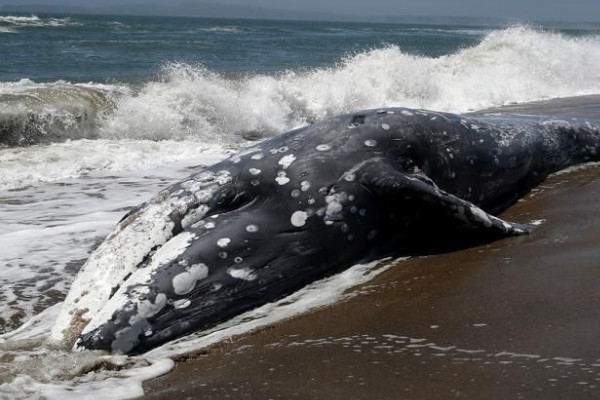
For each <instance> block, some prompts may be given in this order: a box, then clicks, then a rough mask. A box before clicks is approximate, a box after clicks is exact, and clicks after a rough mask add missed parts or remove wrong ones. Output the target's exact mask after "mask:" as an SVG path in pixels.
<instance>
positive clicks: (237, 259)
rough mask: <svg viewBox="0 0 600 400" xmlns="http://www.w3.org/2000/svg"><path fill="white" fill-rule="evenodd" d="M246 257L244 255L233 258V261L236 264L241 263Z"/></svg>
mask: <svg viewBox="0 0 600 400" xmlns="http://www.w3.org/2000/svg"><path fill="white" fill-rule="evenodd" d="M242 261H244V259H243V258H242V257H236V258H234V259H233V262H234V263H236V264H241V263H242Z"/></svg>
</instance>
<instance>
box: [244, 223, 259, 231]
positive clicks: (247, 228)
mask: <svg viewBox="0 0 600 400" xmlns="http://www.w3.org/2000/svg"><path fill="white" fill-rule="evenodd" d="M246 232H250V233H256V232H258V226H257V225H254V224H250V225H248V226H246Z"/></svg>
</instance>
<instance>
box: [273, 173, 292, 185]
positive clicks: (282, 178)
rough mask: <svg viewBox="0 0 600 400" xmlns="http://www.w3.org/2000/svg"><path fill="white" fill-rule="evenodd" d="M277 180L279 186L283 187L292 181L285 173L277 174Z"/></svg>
mask: <svg viewBox="0 0 600 400" xmlns="http://www.w3.org/2000/svg"><path fill="white" fill-rule="evenodd" d="M275 180H276V181H277V183H278V184H279V185H282V186H283V185H285V184H286V183H288V182H289V181H290V178H288V177H287V175H286V173H285V171H279V172H278V173H277V178H275Z"/></svg>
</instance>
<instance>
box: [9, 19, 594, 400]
mask: <svg viewBox="0 0 600 400" xmlns="http://www.w3.org/2000/svg"><path fill="white" fill-rule="evenodd" d="M598 65H600V26H597V27H595V26H590V25H589V24H588V25H586V26H581V27H578V26H571V27H569V28H568V29H556V28H551V27H543V26H528V25H514V26H504V27H498V26H479V27H477V26H458V25H453V26H433V25H393V24H365V23H328V22H292V21H250V20H217V19H186V18H158V17H157V18H148V17H115V16H78V15H71V16H65V15H37V16H36V15H0V220H1V221H2V222H3V223H2V225H1V226H0V271H1V273H0V333H3V334H4V335H3V336H0V398H24V399H25V398H26V399H30V398H61V399H64V398H70V397H69V396H71V397H74V398H81V397H82V396H85V395H86V394H88V395H89V394H90V393H91V392H94V393H95V396H96V397H97V396H98V393H99V391H101V393H104V395H105V396H106V397H107V398H111V399H115V398H127V397H132V396H135V395H138V394H140V393H141V392H140V391H141V386H140V382H141V381H143V380H144V379H148V378H149V377H151V376H155V375H157V374H159V373H161V372H165V371H167V370H169V369H170V368H171V366H172V362H171V361H170V359H169V358H168V356H172V355H173V354H177V353H180V352H183V351H185V350H186V349H187V350H189V349H193V348H198V347H201V346H205V345H207V344H210V343H213V342H214V341H217V340H222V339H223V338H227V337H229V336H231V335H234V334H238V333H242V332H244V331H247V330H250V329H253V328H255V327H256V326H260V325H261V324H266V323H272V322H273V321H276V320H277V319H278V318H279V319H281V318H285V317H287V316H289V315H292V314H294V313H297V312H301V311H303V310H306V309H307V308H309V307H314V306H319V305H322V304H327V303H329V302H332V301H335V300H336V299H338V298H340V297H341V296H343V295H344V294H343V289H344V288H348V287H351V286H352V285H354V284H357V283H360V282H362V281H365V280H367V279H369V278H370V277H372V276H374V275H376V274H377V273H379V272H381V270H382V268H381V267H380V266H379V265H378V264H372V265H368V266H356V267H354V268H353V269H350V270H348V271H347V272H346V273H344V274H341V275H339V276H336V277H332V278H330V279H329V280H326V281H323V282H319V283H317V284H315V285H313V286H311V287H309V288H307V289H305V290H303V291H301V292H299V293H298V294H296V295H294V296H295V297H293V299H292V300H293V301H290V300H289V299H288V300H287V301H286V302H284V303H282V304H280V305H278V304H275V305H269V306H266V307H263V308H261V309H259V310H255V311H254V312H252V313H249V315H245V316H242V317H240V318H239V319H236V320H235V321H233V322H230V323H227V324H225V325H224V326H221V327H219V328H217V329H215V330H214V331H213V332H210V333H205V334H202V335H197V336H195V337H192V338H187V339H184V340H182V341H178V343H173V344H169V345H167V346H164V347H162V348H160V349H158V350H156V351H154V352H152V353H151V354H148V355H144V356H140V357H123V356H107V355H103V354H99V353H95V352H84V353H76V354H75V353H71V352H69V351H65V350H61V349H54V348H52V347H51V346H48V345H47V344H46V343H45V342H44V339H45V338H46V335H47V333H48V330H49V328H50V327H51V326H52V323H53V318H54V316H55V315H56V311H57V309H58V307H60V301H61V300H62V299H63V298H64V296H65V295H66V293H67V291H68V290H69V286H70V283H71V282H72V281H73V279H74V277H75V275H76V274H77V271H78V269H79V267H80V266H81V265H82V264H83V262H84V261H85V259H86V257H87V256H88V255H89V253H90V252H91V250H92V249H93V248H94V247H95V246H97V245H98V243H99V242H100V241H101V240H102V239H103V237H104V236H105V235H106V234H107V233H108V232H109V231H110V230H111V228H112V227H113V226H114V225H115V223H116V222H117V221H118V220H119V219H120V217H121V216H122V215H123V214H124V213H125V212H126V211H127V210H128V209H129V208H130V207H132V206H134V205H136V204H138V203H141V202H143V201H144V200H146V199H148V198H149V197H150V196H152V195H153V194H154V193H156V192H157V191H159V190H160V188H162V187H164V186H165V185H168V184H170V183H172V182H174V181H177V180H179V179H181V178H183V177H185V176H186V175H188V174H190V173H191V172H192V171H194V170H196V169H198V168H200V167H201V166H202V165H208V164H211V163H213V162H215V161H217V160H220V159H222V158H225V157H227V156H230V155H232V154H235V153H236V152H237V151H239V150H240V149H242V148H244V147H246V146H250V145H252V143H254V142H255V141H257V140H260V139H262V138H265V137H269V136H272V135H274V134H277V133H279V132H283V131H286V130H289V129H292V128H295V127H298V126H302V125H305V124H309V123H312V122H315V121H318V120H320V119H323V118H326V117H328V116H333V115H336V114H340V113H344V112H350V111H353V110H357V109H365V108H380V107H388V106H390V107H391V106H406V107H419V108H428V109H436V110H441V111H451V112H468V111H477V110H481V109H484V108H488V107H494V106H502V105H506V104H513V103H521V102H527V101H533V100H543V99H553V98H559V97H568V96H581V95H588V94H600V69H599V68H598ZM332 288H336V290H332ZM31 318H33V319H31ZM26 321H29V322H28V325H26V326H25V328H23V329H21V330H17V331H14V330H15V329H17V328H18V327H19V326H20V325H21V324H23V323H25V322H26ZM103 365H104V366H106V365H112V366H113V368H112V369H110V368H109V369H106V368H103V367H102V366H103ZM117 387H118V389H115V388H117ZM115 390H116V391H115ZM69 393H70V394H69Z"/></svg>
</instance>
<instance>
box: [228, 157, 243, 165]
mask: <svg viewBox="0 0 600 400" xmlns="http://www.w3.org/2000/svg"><path fill="white" fill-rule="evenodd" d="M240 161H242V159H241V158H239V157H233V158H232V159H231V162H232V163H234V164H238V163H239V162H240Z"/></svg>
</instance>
